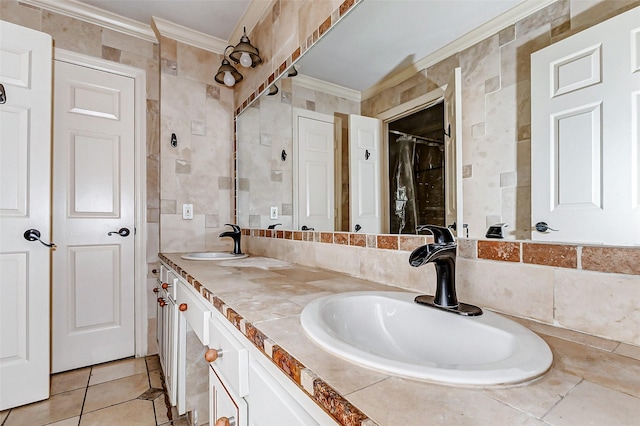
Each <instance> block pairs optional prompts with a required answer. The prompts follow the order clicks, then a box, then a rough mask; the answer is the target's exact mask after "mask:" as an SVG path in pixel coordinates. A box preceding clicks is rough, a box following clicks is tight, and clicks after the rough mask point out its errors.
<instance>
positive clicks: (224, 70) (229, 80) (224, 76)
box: [213, 46, 244, 87]
mask: <svg viewBox="0 0 640 426" xmlns="http://www.w3.org/2000/svg"><path fill="white" fill-rule="evenodd" d="M230 47H231V48H233V46H227V47H226V48H225V49H224V53H223V54H222V64H221V65H220V68H218V72H217V73H216V76H215V77H214V78H213V79H214V80H215V81H216V82H217V83H220V84H224V85H225V86H228V87H233V86H235V84H236V83H240V82H241V81H242V79H243V78H244V77H243V76H242V74H240V73H239V72H238V70H237V69H235V68H234V67H233V65H231V63H230V62H229V60H228V59H227V58H226V55H227V50H229V48H230Z"/></svg>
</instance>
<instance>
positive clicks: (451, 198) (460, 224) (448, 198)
mask: <svg viewBox="0 0 640 426" xmlns="http://www.w3.org/2000/svg"><path fill="white" fill-rule="evenodd" d="M444 128H445V131H446V132H448V133H449V134H448V135H445V140H444V162H445V173H446V175H445V177H444V197H445V223H446V224H447V226H451V225H453V224H454V223H455V234H456V236H458V237H464V236H465V235H466V233H465V232H464V219H463V205H462V71H461V69H460V68H456V69H454V71H453V74H452V75H451V78H450V79H449V84H448V85H447V88H446V90H445V92H444Z"/></svg>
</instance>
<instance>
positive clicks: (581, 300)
mask: <svg viewBox="0 0 640 426" xmlns="http://www.w3.org/2000/svg"><path fill="white" fill-rule="evenodd" d="M243 232H244V234H245V236H246V237H245V239H244V241H245V244H246V248H245V251H247V252H249V253H251V254H255V255H262V256H268V257H274V258H277V259H281V260H285V261H287V262H292V263H297V264H301V265H305V266H313V267H318V268H325V269H330V270H335V271H339V272H343V273H346V274H348V275H351V276H354V277H358V278H363V279H367V280H370V281H374V282H379V283H383V284H390V285H394V286H397V287H402V288H405V289H409V290H414V291H417V292H424V293H427V294H433V293H434V292H435V285H436V272H435V268H434V266H433V264H428V265H425V266H422V267H420V268H413V267H411V266H410V265H409V262H408V259H409V254H410V252H411V251H412V250H413V249H414V248H416V247H419V246H421V245H424V244H426V243H427V242H430V241H431V237H425V236H411V235H406V236H405V235H401V236H398V235H366V234H354V233H346V232H302V231H293V232H292V231H269V230H264V229H251V230H248V229H246V230H244V231H243ZM456 271H457V273H456V286H457V294H458V299H459V300H460V301H463V302H466V303H471V304H477V305H480V306H484V307H487V308H489V309H492V310H496V311H499V312H503V313H506V314H510V315H514V316H518V317H522V318H527V319H531V320H534V321H539V322H542V323H546V324H552V325H555V326H558V327H562V328H567V329H571V330H576V331H579V332H582V333H587V334H590V335H595V336H600V337H604V338H607V339H612V340H617V341H621V342H624V343H628V344H632V345H637V346H640V311H639V310H638V304H639V303H640V249H637V248H620V247H602V246H587V245H570V244H546V243H545V244H542V243H540V244H539V243H532V242H521V241H496V240H474V239H460V240H458V260H457V264H456Z"/></svg>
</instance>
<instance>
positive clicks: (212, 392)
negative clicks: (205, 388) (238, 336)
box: [209, 368, 302, 426]
mask: <svg viewBox="0 0 640 426" xmlns="http://www.w3.org/2000/svg"><path fill="white" fill-rule="evenodd" d="M224 418H226V419H228V420H229V425H234V426H247V403H246V402H245V400H244V399H242V398H239V397H233V396H232V395H231V394H230V393H229V392H228V391H227V388H226V387H225V386H224V385H223V384H222V382H221V381H220V378H219V377H218V375H217V374H216V373H215V371H213V369H212V368H209V425H218V424H223V425H225V424H227V423H226V422H225V421H224ZM218 422H220V423H218ZM282 424H294V423H282ZM295 424H302V423H295Z"/></svg>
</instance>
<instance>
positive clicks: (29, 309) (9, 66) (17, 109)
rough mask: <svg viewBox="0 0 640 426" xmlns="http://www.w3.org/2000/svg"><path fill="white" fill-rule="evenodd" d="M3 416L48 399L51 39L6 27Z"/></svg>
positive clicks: (0, 225)
mask: <svg viewBox="0 0 640 426" xmlns="http://www.w3.org/2000/svg"><path fill="white" fill-rule="evenodd" d="M0 83H1V84H2V85H3V86H4V89H5V94H6V98H5V99H6V103H3V104H0V182H2V184H1V185H0V410H5V409H8V408H11V407H16V406H18V405H23V404H28V403H30V402H34V401H38V400H41V399H46V398H48V397H49V324H50V323H49V296H50V278H49V277H50V271H51V268H50V261H49V259H50V249H49V248H48V247H45V246H43V245H41V244H40V243H39V242H37V241H31V242H30V241H27V240H26V239H25V238H24V237H23V234H24V232H25V231H26V230H27V229H37V230H38V231H40V234H41V238H42V239H43V240H45V242H49V239H50V237H51V228H50V220H51V219H50V211H51V195H50V194H51V193H50V185H51V179H50V171H51V168H50V164H51V37H50V36H49V35H47V34H44V33H41V32H38V31H34V30H31V29H28V28H23V27H19V26H17V25H13V24H10V23H7V22H3V21H0Z"/></svg>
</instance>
